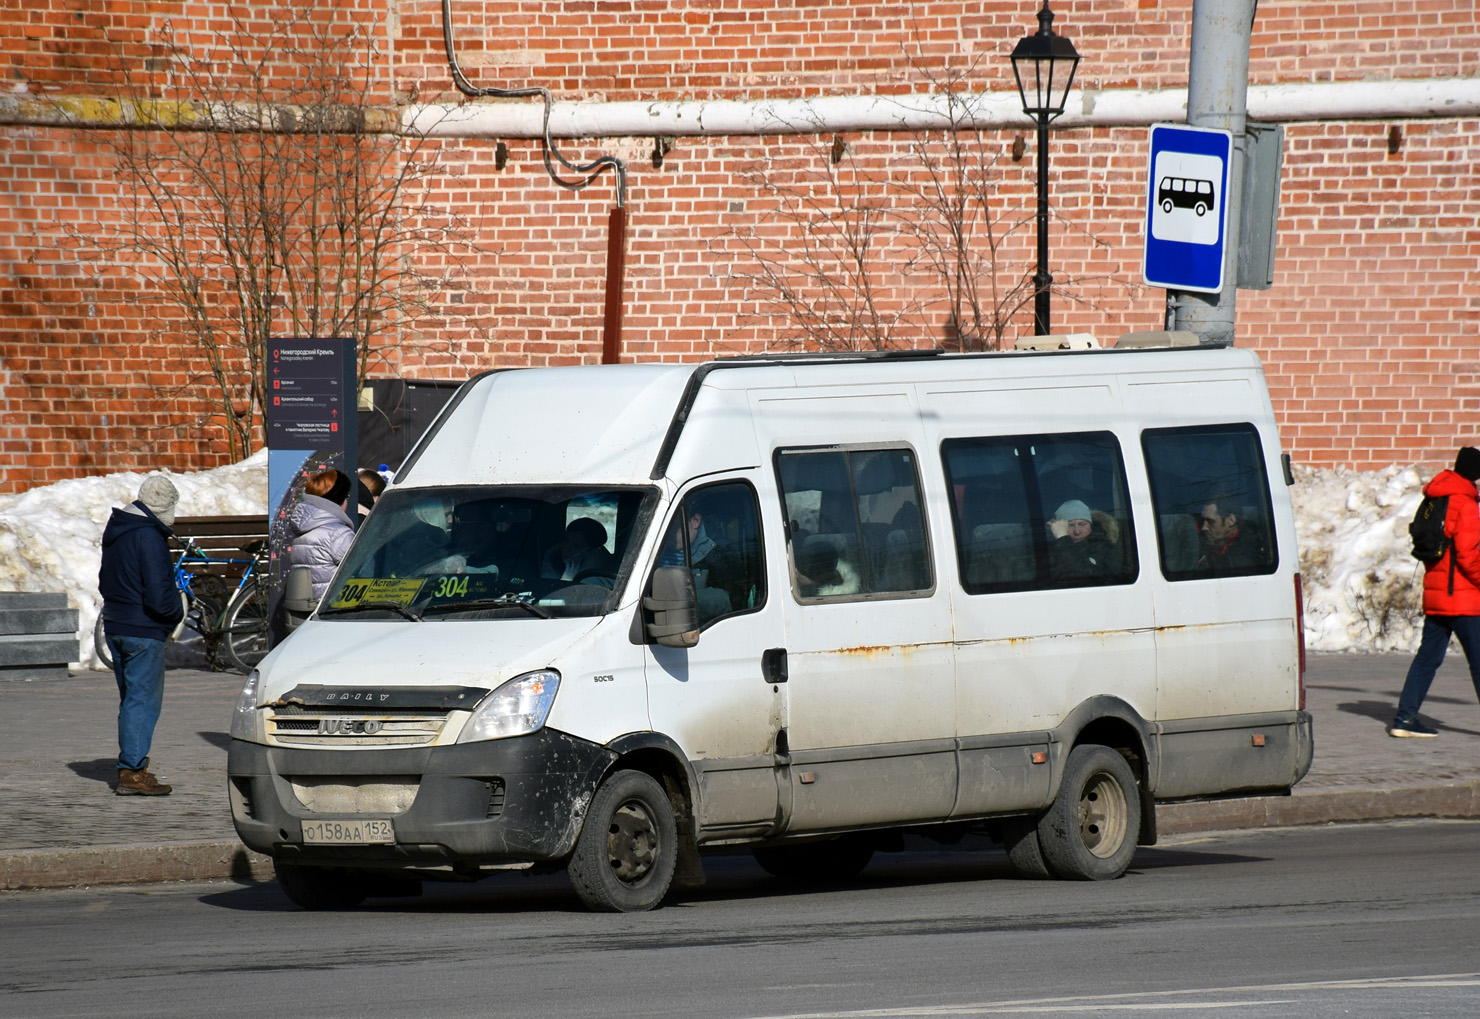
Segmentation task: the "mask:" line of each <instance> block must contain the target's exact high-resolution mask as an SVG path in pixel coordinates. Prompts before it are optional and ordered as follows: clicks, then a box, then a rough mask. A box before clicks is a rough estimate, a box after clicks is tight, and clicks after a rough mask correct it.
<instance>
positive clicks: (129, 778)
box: [113, 768, 170, 796]
mask: <svg viewBox="0 0 1480 1019" xmlns="http://www.w3.org/2000/svg"><path fill="white" fill-rule="evenodd" d="M113 791H114V792H115V793H117V794H118V795H119V796H168V795H169V794H170V787H169V786H167V785H165V784H164V783H163V782H161V781H160V780H159V779H157V778H155V777H154V776H153V775H151V774H150V773H149V769H148V768H140V769H139V770H138V771H130V770H129V769H128V768H123V769H121V770H120V771H119V772H118V785H117V786H115V787H114V789H113Z"/></svg>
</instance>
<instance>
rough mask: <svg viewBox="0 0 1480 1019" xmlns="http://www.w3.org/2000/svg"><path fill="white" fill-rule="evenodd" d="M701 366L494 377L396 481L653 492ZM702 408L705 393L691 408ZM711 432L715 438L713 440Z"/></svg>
mask: <svg viewBox="0 0 1480 1019" xmlns="http://www.w3.org/2000/svg"><path fill="white" fill-rule="evenodd" d="M719 365H721V366H723V367H724V368H727V369H728V368H731V367H733V368H738V369H740V370H716V371H711V372H710V373H709V374H708V375H707V376H706V378H705V380H704V389H705V390H709V391H724V390H728V391H735V390H747V389H769V388H791V387H798V386H800V387H812V386H818V385H860V384H868V383H874V382H891V383H903V384H910V383H925V382H947V381H966V380H969V379H971V378H978V379H994V380H998V381H1004V380H1010V379H1027V378H1035V377H1037V378H1042V377H1044V376H1050V377H1053V376H1076V375H1095V374H1101V373H1104V372H1130V373H1136V374H1141V373H1158V372H1185V371H1189V370H1196V371H1208V370H1223V371H1229V370H1234V371H1240V370H1242V371H1248V370H1249V369H1255V370H1258V369H1259V359H1258V357H1257V356H1255V354H1254V353H1253V352H1252V351H1250V350H1247V349H1238V348H1225V349H1222V350H1208V349H1193V350H1136V351H1112V350H1106V349H1102V350H1096V351H1075V352H1068V351H1053V352H1048V353H1039V352H1034V353H1002V354H995V355H991V356H989V357H980V356H954V355H949V354H945V355H939V356H934V357H901V358H897V359H893V358H891V359H887V360H884V359H871V358H865V359H855V360H848V359H833V360H829V359H827V358H826V357H818V358H815V359H810V358H802V357H794V358H783V359H778V360H765V359H756V360H749V359H745V360H741V359H737V360H735V361H728V362H719ZM701 366H702V362H687V363H682V364H621V365H575V366H570V367H561V368H523V369H513V370H509V371H502V372H492V373H489V374H488V375H486V376H484V377H483V378H481V379H478V380H476V381H475V382H473V383H471V384H470V385H471V388H470V389H469V390H467V391H466V392H464V393H462V394H461V399H460V400H458V402H457V403H456V405H455V406H453V407H452V408H451V409H450V411H449V412H447V413H446V414H445V415H444V416H445V420H443V421H440V422H439V424H438V427H437V431H436V433H435V434H434V435H433V436H432V438H431V441H430V442H428V443H427V444H426V448H425V449H424V450H422V452H421V454H420V455H419V456H418V457H417V459H416V460H415V461H414V463H412V464H411V465H410V468H409V469H408V470H407V471H406V472H405V477H404V478H402V479H398V481H399V482H402V483H405V484H407V485H409V486H416V487H421V486H424V485H455V484H629V485H630V484H650V483H651V478H652V471H653V466H654V464H655V463H656V462H657V461H658V457H659V454H660V451H661V450H662V447H663V442H664V439H665V437H666V436H667V434H668V432H669V428H670V426H671V424H672V422H673V418H674V414H675V412H676V411H677V410H678V408H679V405H680V403H681V401H682V399H683V392H684V387H685V386H686V385H687V384H688V382H689V380H690V378H691V377H692V376H693V374H694V372H695V371H697V370H698V369H699V368H700V367H701ZM824 371H825V372H826V374H823V372H824ZM715 397H717V398H719V399H721V400H723V399H725V398H724V397H723V396H721V395H720V393H718V392H714V393H713V397H710V398H715ZM705 402H706V398H705V397H704V396H702V395H701V396H700V397H699V399H698V400H697V401H696V403H698V404H703V403H705ZM732 431H733V430H732ZM714 436H715V433H713V432H712V431H710V432H709V438H710V439H713V438H714ZM670 452H672V451H670ZM695 452H697V451H695ZM716 452H718V451H716Z"/></svg>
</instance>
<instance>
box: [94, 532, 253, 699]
mask: <svg viewBox="0 0 1480 1019" xmlns="http://www.w3.org/2000/svg"><path fill="white" fill-rule="evenodd" d="M177 540H178V539H177ZM242 551H244V552H247V553H250V554H251V556H252V558H250V559H223V558H219V557H216V556H211V555H208V554H207V553H206V552H204V551H202V550H201V548H200V546H198V545H196V544H195V542H193V541H189V540H186V541H184V542H183V543H182V550H181V552H180V555H179V556H178V557H177V558H176V560H175V565H174V581H175V587H176V588H178V589H179V591H180V604H181V606H182V607H183V608H184V610H185V617H184V619H182V620H181V622H180V625H179V626H178V627H176V628H175V632H174V633H173V634H172V635H171V639H172V640H173V641H174V642H175V643H176V644H177V645H180V646H185V647H191V646H194V645H199V646H200V648H201V650H202V652H203V653H204V655H205V659H206V661H207V663H209V664H210V666H211V668H213V669H225V668H228V667H229V668H233V669H235V670H236V671H238V672H241V673H248V672H251V671H252V669H253V668H255V667H256V665H257V663H258V662H260V661H261V660H262V657H263V656H264V655H265V654H267V637H268V633H267V608H268V600H267V596H268V580H267V564H268V551H267V542H265V541H255V542H253V543H252V544H250V545H247V546H246V547H244V548H243V549H242ZM212 566H224V567H228V568H234V567H241V568H242V573H241V579H240V580H238V581H237V584H236V586H235V587H234V588H231V589H230V590H229V592H228V585H227V580H226V578H225V577H222V576H220V575H218V574H214V573H206V572H197V570H198V569H200V568H202V567H203V568H207V569H208V568H210V567H212ZM93 647H94V648H95V649H96V651H97V654H98V658H99V659H100V660H101V661H102V663H103V666H104V667H105V668H108V669H111V668H113V656H112V655H111V654H110V653H109V651H108V641H107V638H106V637H105V636H104V633H103V616H102V613H99V614H98V620H97V622H96V623H95V624H94V625H93ZM223 655H224V658H225V664H223V662H222V658H223Z"/></svg>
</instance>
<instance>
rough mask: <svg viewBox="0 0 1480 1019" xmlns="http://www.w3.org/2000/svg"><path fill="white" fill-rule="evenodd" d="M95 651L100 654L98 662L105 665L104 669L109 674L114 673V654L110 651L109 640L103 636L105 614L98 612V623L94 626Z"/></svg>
mask: <svg viewBox="0 0 1480 1019" xmlns="http://www.w3.org/2000/svg"><path fill="white" fill-rule="evenodd" d="M93 650H94V651H96V652H97V653H98V661H100V662H102V663H103V668H105V669H107V670H108V671H109V672H112V671H113V653H112V652H111V651H109V650H108V638H107V637H106V636H104V634H103V612H102V610H101V609H99V610H98V621H97V622H96V623H94V624H93Z"/></svg>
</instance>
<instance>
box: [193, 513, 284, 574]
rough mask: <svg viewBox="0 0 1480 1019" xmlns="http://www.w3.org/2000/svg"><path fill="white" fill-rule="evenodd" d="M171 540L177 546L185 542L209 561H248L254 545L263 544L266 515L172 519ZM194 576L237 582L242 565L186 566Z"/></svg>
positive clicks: (244, 568) (242, 570)
mask: <svg viewBox="0 0 1480 1019" xmlns="http://www.w3.org/2000/svg"><path fill="white" fill-rule="evenodd" d="M174 530H175V538H176V539H177V540H178V541H179V543H180V544H182V545H183V544H184V543H185V541H186V540H187V539H188V540H190V541H193V542H194V543H195V544H196V546H197V547H198V548H200V550H201V551H202V552H204V553H205V554H206V555H208V556H210V557H211V558H213V559H243V560H245V559H251V558H252V552H251V551H248V550H249V549H253V550H255V547H256V545H255V543H256V542H263V543H266V541H267V514H266V513H263V514H261V515H260V516H259V515H256V514H249V515H247V516H218V517H176V518H175V528H174ZM186 568H187V569H188V570H189V571H190V572H191V573H195V574H202V573H209V574H211V575H212V576H217V577H222V578H225V579H229V580H240V579H241V575H242V573H243V572H245V570H246V564H245V563H240V564H237V563H231V564H226V563H218V564H211V565H205V564H201V565H194V566H192V565H190V564H187V565H186Z"/></svg>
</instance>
